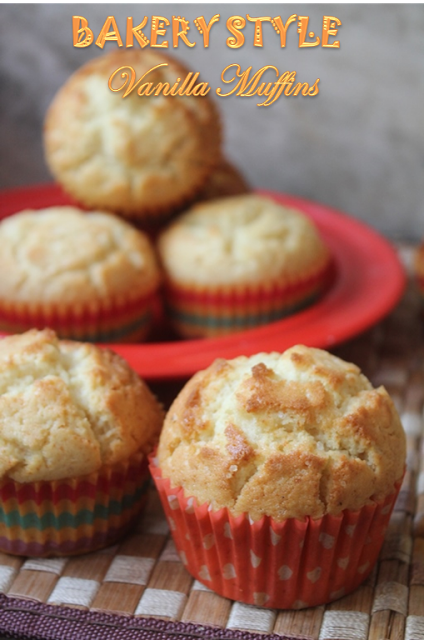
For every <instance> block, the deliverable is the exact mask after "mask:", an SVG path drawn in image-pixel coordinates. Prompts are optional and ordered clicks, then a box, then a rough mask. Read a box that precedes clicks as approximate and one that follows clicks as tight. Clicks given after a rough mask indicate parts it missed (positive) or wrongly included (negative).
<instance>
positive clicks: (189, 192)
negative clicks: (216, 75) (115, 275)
mask: <svg viewBox="0 0 424 640" xmlns="http://www.w3.org/2000/svg"><path fill="white" fill-rule="evenodd" d="M121 67H123V71H122V73H119V74H115V76H114V78H113V79H112V80H111V83H110V84H111V88H109V79H110V78H111V76H112V74H113V73H114V72H115V71H117V70H118V69H120V68H121ZM132 69H133V70H134V72H135V83H136V88H135V89H134V90H133V91H132V92H131V93H130V94H129V95H128V96H126V97H125V99H123V93H124V91H125V88H128V87H129V77H130V76H131V74H132ZM125 74H126V76H125ZM188 74H189V70H188V69H186V68H185V67H184V66H183V65H181V64H180V63H179V62H177V61H176V60H174V59H172V58H170V57H168V56H166V55H164V54H163V53H159V52H157V51H152V50H150V49H146V50H143V51H136V50H128V49H127V50H125V51H119V52H113V53H109V54H106V55H103V56H100V57H98V58H95V59H94V60H91V61H90V62H88V63H87V64H85V65H84V66H83V67H81V68H80V69H78V70H77V71H76V72H75V73H74V74H73V75H72V76H71V78H69V80H68V81H67V82H66V83H65V85H64V86H63V87H62V88H61V89H60V90H59V92H58V93H57V95H56V96H55V98H54V100H53V102H52V104H51V106H50V108H49V110H48V112H47V115H46V119H45V129H44V142H45V152H46V159H47V163H48V165H49V167H50V169H51V171H52V173H53V175H54V176H55V178H56V179H57V180H58V182H59V183H60V184H61V185H62V186H63V188H64V189H65V191H67V192H68V193H69V194H71V195H72V196H73V197H74V198H75V199H76V200H77V201H79V202H80V203H82V204H84V205H85V206H87V207H91V208H101V209H107V210H111V211H114V212H116V213H119V214H122V215H124V216H128V217H131V218H134V219H137V220H145V219H150V220H151V219H152V218H157V217H161V216H162V215H164V214H167V213H169V212H171V211H172V210H173V209H175V208H178V207H179V206H181V204H182V203H183V202H184V201H187V200H189V199H190V198H192V197H194V195H195V194H196V192H197V191H199V190H200V189H201V188H202V186H203V184H204V183H205V181H206V180H207V178H208V176H209V175H210V174H211V172H212V171H213V169H214V168H215V166H216V165H217V163H218V162H219V158H220V146H221V135H220V124H219V118H218V114H217V111H216V109H215V107H214V104H213V102H212V101H211V100H210V98H209V96H193V95H192V96H186V95H183V96H178V95H177V96H172V95H168V96H164V95H163V93H160V94H159V95H148V96H145V95H142V96H140V95H138V93H137V91H138V89H139V88H141V87H143V86H144V85H145V84H146V83H152V84H151V87H150V88H151V89H152V90H153V89H154V88H155V87H156V86H158V84H159V83H168V84H169V86H170V87H173V86H174V84H175V82H176V81H177V80H178V79H180V80H181V82H183V81H184V80H185V78H186V77H187V75H188ZM144 75H145V76H146V77H145V81H144V84H142V85H139V84H137V83H138V81H139V80H140V79H141V77H142V76H144ZM124 76H125V77H124ZM125 78H126V79H125ZM198 82H199V81H198ZM121 88H122V90H121Z"/></svg>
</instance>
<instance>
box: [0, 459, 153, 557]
mask: <svg viewBox="0 0 424 640" xmlns="http://www.w3.org/2000/svg"><path fill="white" fill-rule="evenodd" d="M148 484H149V474H148V468H147V458H146V457H145V456H144V454H142V453H137V454H135V455H134V456H132V457H131V459H130V460H129V461H127V462H121V463H119V464H116V465H113V466H110V467H105V468H104V469H103V470H100V471H99V472H98V473H91V474H89V475H86V476H83V477H80V478H76V479H69V480H54V481H51V482H47V481H46V482H44V481H43V482H33V483H19V482H14V481H13V480H10V479H8V478H5V479H3V480H1V481H0V551H4V552H6V553H11V554H14V555H24V556H38V557H47V556H63V555H76V554H80V553H86V552H88V551H95V550H96V549H101V548H102V547H106V546H108V545H110V544H112V543H114V542H115V541H116V540H117V539H118V538H120V537H121V536H122V535H123V534H124V533H125V532H126V531H127V529H128V527H129V526H130V525H131V522H132V521H133V520H134V518H135V517H136V516H137V515H138V514H139V513H140V511H141V509H142V507H143V506H144V503H145V500H146V492H147V487H148Z"/></svg>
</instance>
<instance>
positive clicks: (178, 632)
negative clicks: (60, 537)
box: [0, 247, 424, 640]
mask: <svg viewBox="0 0 424 640" xmlns="http://www.w3.org/2000/svg"><path fill="white" fill-rule="evenodd" d="M401 255H402V258H403V259H404V261H405V263H406V264H407V265H408V264H410V262H411V256H412V250H411V249H410V248H409V247H402V248H401ZM423 327H424V321H423V319H422V317H421V305H420V300H419V296H418V293H417V291H416V290H415V288H414V286H413V284H410V286H409V287H408V290H407V292H406V294H405V296H404V298H403V300H402V302H401V304H400V305H399V306H398V307H397V308H396V309H395V310H394V312H393V313H391V315H390V316H389V317H388V318H386V319H385V320H384V321H383V322H382V323H380V324H379V325H378V326H376V327H374V328H373V329H372V330H370V331H368V332H367V333H365V334H363V335H361V336H360V337H358V338H356V339H354V340H352V341H350V342H348V343H346V344H345V345H343V346H342V347H339V348H337V349H335V350H334V353H336V354H337V355H339V356H340V357H342V358H345V359H346V360H350V361H352V362H355V363H357V364H358V365H359V366H360V367H361V368H362V370H363V371H364V373H365V374H366V375H367V376H368V377H369V378H370V379H371V380H372V382H373V383H374V384H375V385H379V384H384V385H385V387H386V388H387V390H388V391H389V393H390V394H391V395H392V397H393V399H394V401H395V403H396V406H397V408H398V410H399V412H400V415H401V417H402V421H403V425H404V428H405V431H406V433H407V441H408V460H407V472H406V475H405V479H404V482H403V485H402V489H401V492H400V495H399V498H398V500H397V503H396V507H395V510H394V512H393V515H392V518H391V521H390V526H389V530H388V532H387V537H386V540H385V543H384V546H383V549H382V551H381V554H380V558H379V561H378V563H377V566H376V567H375V569H374V571H373V573H372V575H371V576H370V577H369V578H368V580H367V581H366V582H365V583H364V584H363V585H362V586H361V587H360V588H359V589H357V590H356V591H355V592H354V593H352V594H351V595H349V596H346V597H344V598H342V599H340V600H338V601H336V602H333V603H332V604H329V605H327V606H321V607H316V608H313V609H306V610H301V611H275V610H269V609H261V608H258V607H253V606H247V605H243V604H240V603H234V602H231V601H230V600H226V599H224V598H222V597H220V596H218V595H216V594H214V593H212V592H211V591H209V590H208V589H207V588H206V587H204V586H202V585H201V584H199V583H198V582H196V581H193V579H192V578H191V576H190V575H189V574H188V573H187V572H186V570H185V568H184V566H183V564H182V562H181V561H180V558H179V556H178V554H177V553H176V551H175V547H174V545H173V542H172V540H171V539H170V537H169V531H168V527H167V523H166V521H165V518H164V516H163V513H162V510H161V507H160V504H159V501H158V497H157V495H156V492H155V491H154V489H152V490H151V492H150V496H149V503H148V507H147V509H146V511H145V514H144V516H143V517H142V518H141V519H140V521H139V523H138V524H137V526H135V527H134V529H133V531H132V532H131V533H130V534H129V535H128V536H127V538H126V539H124V540H123V541H122V542H121V543H120V544H119V545H116V546H114V547H111V548H108V549H105V550H104V551H100V552H97V553H93V554H90V555H86V556H81V557H76V558H58V559H46V560H37V559H27V558H18V557H12V556H7V555H5V554H0V594H3V595H0V634H3V636H6V637H16V638H34V639H38V638H43V639H52V640H53V639H54V640H68V638H69V639H71V638H72V639H74V638H84V639H85V638H87V639H94V638H102V639H105V638H114V639H117V640H126V639H127V638H128V639H136V638H142V639H143V640H150V639H155V640H156V639H157V640H170V638H171V637H180V638H181V639H182V638H183V637H184V638H187V637H194V638H199V637H205V638H217V639H218V638H222V639H223V640H224V639H228V640H230V639H232V638H239V639H240V640H242V639H245V638H246V639H247V638H252V637H254V635H256V636H258V634H267V635H268V637H269V638H279V639H280V640H281V638H290V639H297V640H300V639H302V640H335V639H337V640H385V639H391V640H392V639H393V640H394V639H405V640H424V441H423V439H422V435H423V417H422V413H423V402H424V365H423V362H424V359H423V355H424V339H423ZM167 389H168V393H169V386H168V387H167ZM164 390H165V387H164V388H163V389H162V390H161V389H159V390H158V391H159V393H161V391H164ZM252 634H253V635H252Z"/></svg>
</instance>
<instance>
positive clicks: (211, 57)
mask: <svg viewBox="0 0 424 640" xmlns="http://www.w3.org/2000/svg"><path fill="white" fill-rule="evenodd" d="M216 13H219V14H221V19H220V22H219V23H218V24H217V25H215V26H214V27H212V31H211V39H210V46H209V48H207V49H205V48H204V47H203V41H202V36H201V35H200V34H199V32H198V31H197V29H196V28H195V27H194V25H193V22H192V21H193V20H194V18H195V17H197V16H201V15H203V16H204V17H205V18H206V20H207V21H209V20H210V19H211V17H212V16H213V15H214V14H216ZM247 13H248V14H250V15H251V16H272V17H275V16H277V15H281V17H282V19H283V21H284V22H285V21H286V20H287V18H288V17H289V16H290V15H291V14H293V13H297V14H300V15H307V16H309V17H310V23H309V27H310V29H311V30H313V31H315V33H316V34H317V35H321V27H322V17H323V15H330V16H336V17H337V18H339V19H340V20H341V22H342V26H341V27H340V28H339V31H338V35H337V38H336V39H337V40H340V43H341V46H340V49H324V48H321V46H319V47H311V48H302V49H299V48H298V36H297V33H296V23H294V24H293V25H292V26H291V27H290V29H289V31H288V37H287V45H286V48H281V47H280V38H279V36H278V35H277V34H276V32H275V31H274V29H273V27H272V25H271V24H270V23H268V22H266V23H264V24H263V37H264V46H263V47H262V48H259V47H254V46H253V36H254V24H253V23H251V22H247V24H246V27H245V29H244V30H243V33H244V35H245V37H246V42H245V44H244V45H243V46H242V47H241V48H239V49H230V48H229V47H227V46H226V44H225V42H226V39H227V37H228V36H229V35H230V34H229V33H228V31H227V29H226V27H225V22H226V20H227V18H228V17H229V16H232V15H242V16H244V17H245V16H246V14H247ZM73 15H81V16H84V17H85V18H87V20H88V22H89V26H90V27H91V28H92V29H93V31H94V35H95V38H96V37H97V35H98V34H99V32H100V30H101V27H102V26H103V23H104V22H105V20H106V18H107V16H108V15H114V16H115V18H116V20H117V23H118V27H119V29H120V32H121V36H122V38H123V40H124V43H125V33H126V18H127V16H133V18H134V25H136V24H138V23H139V22H141V20H142V19H143V17H144V16H148V17H149V22H148V28H147V29H145V32H146V34H147V35H149V30H150V18H151V16H152V15H163V16H165V17H167V18H168V19H169V20H170V19H171V18H172V15H177V16H184V17H185V18H186V19H188V20H190V21H191V23H192V26H191V29H190V31H189V39H190V40H191V41H196V43H197V44H196V46H195V47H193V48H189V47H187V46H186V45H185V44H184V43H182V42H181V43H180V45H179V47H178V49H173V48H172V47H170V48H169V49H168V50H167V51H168V52H169V53H171V54H173V55H175V56H176V57H177V58H179V59H180V60H182V61H184V62H185V63H186V65H188V66H189V67H190V68H191V69H193V70H194V71H200V72H201V76H202V79H203V80H204V81H207V82H209V84H210V85H211V87H212V90H211V92H210V94H209V95H214V99H215V102H216V104H217V105H218V107H219V109H220V111H221V114H222V119H223V124H224V135H225V149H226V154H227V157H228V158H229V159H230V160H231V161H232V162H233V163H234V164H235V165H236V166H237V167H238V168H239V169H240V170H241V171H242V173H243V174H244V175H245V177H246V178H247V179H248V180H249V181H250V183H251V184H252V186H254V187H258V188H267V189H273V190H276V191H284V192H289V193H293V194H295V195H299V196H303V197H305V198H309V199H313V200H317V201H320V202H322V203H325V204H328V205H331V206H333V207H335V208H338V209H341V210H343V211H345V212H346V213H349V214H351V215H354V216H356V217H358V218H361V219H362V220H365V221H367V222H368V223H370V224H371V225H373V226H374V227H376V228H377V229H379V230H380V231H382V232H384V233H385V234H386V235H388V236H390V237H392V238H405V239H418V238H421V237H422V236H424V186H423V185H424V108H423V104H424V94H423V89H424V55H423V54H424V45H423V35H424V6H423V5H419V4H415V5H400V4H390V5H383V4H380V5H366V4H359V5H349V4H313V5H308V4H225V5H221V4H128V5H125V4H122V5H119V6H118V5H117V4H113V5H107V4H96V5H93V4H83V5H78V4H72V5H59V4H57V5H55V4H44V5H43V4H25V5H19V4H3V5H0V140H1V144H0V188H10V187H18V186H21V185H28V184H34V183H40V182H48V181H51V179H52V178H51V176H50V174H49V171H48V169H47V167H46V165H45V162H44V157H43V147H42V126H43V119H44V115H45V112H46V109H47V107H48V105H49V103H50V101H51V99H52V98H53V96H54V94H55V92H56V91H57V90H58V89H59V87H60V86H61V85H62V84H63V83H64V82H65V80H66V79H67V78H68V77H69V75H70V74H71V73H72V72H73V71H74V70H75V69H77V68H78V67H79V66H80V65H81V64H83V63H84V62H86V61H87V60H89V59H91V58H93V57H95V56H98V55H101V54H102V50H100V49H99V48H98V47H97V46H95V45H94V44H92V45H91V46H90V47H88V48H85V49H77V48H74V47H73V46H72V16H73ZM167 39H168V40H171V37H170V30H168V38H167ZM334 39H335V38H334V37H333V38H330V41H331V42H332V41H334ZM162 40H163V38H162ZM117 48H118V47H117V45H116V43H106V45H105V47H104V49H103V52H107V51H111V50H116V49H117ZM232 63H238V64H239V65H240V66H241V67H242V69H245V68H247V67H249V66H252V67H253V71H257V70H258V69H259V68H261V67H262V66H264V65H268V64H271V65H275V66H276V67H277V68H278V69H279V71H280V73H281V74H282V73H284V71H296V72H297V78H296V79H297V81H300V82H308V83H309V84H310V85H312V84H313V83H314V82H315V80H316V79H317V78H320V83H319V88H320V91H319V94H318V95H317V96H315V97H300V96H298V97H290V98H287V97H281V98H280V99H279V100H277V101H276V102H275V103H274V104H273V105H271V106H269V107H258V106H256V103H257V102H258V99H257V97H251V98H241V97H236V96H230V97H227V98H218V97H217V96H216V95H215V89H216V88H217V87H220V86H225V87H226V86H227V85H223V83H222V81H221V80H220V76H221V72H222V70H223V69H224V68H225V67H226V66H227V65H229V64H232ZM0 197H1V196H0Z"/></svg>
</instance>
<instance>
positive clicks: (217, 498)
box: [151, 346, 406, 608]
mask: <svg viewBox="0 0 424 640" xmlns="http://www.w3.org/2000/svg"><path fill="white" fill-rule="evenodd" d="M405 446H406V445H405V435H404V432H403V429H402V426H401V423H400V420H399V417H398V415H397V413H396V409H395V407H394V405H393V402H392V401H391V399H390V397H389V396H388V394H387V392H386V391H385V389H384V388H383V387H380V388H378V389H374V388H373V387H372V385H371V383H370V382H369V381H368V380H367V378H366V377H365V376H364V375H362V374H361V372H360V370H359V369H358V367H356V366H355V365H353V364H349V363H346V362H344V361H342V360H340V359H339V358H336V357H335V356H332V355H330V354H329V353H327V352H325V351H321V350H319V349H311V348H308V347H304V346H296V347H293V348H291V349H289V350H287V351H286V352H285V353H284V354H282V355H280V354H278V353H270V354H266V353H260V354H257V355H255V356H252V357H250V358H246V357H239V358H236V359H234V360H230V361H225V360H217V361H216V362H215V363H214V364H213V365H212V366H210V367H209V368H208V369H206V370H205V371H201V372H200V373H197V374H196V375H195V376H194V377H193V378H192V379H191V380H190V381H189V382H188V384H187V385H186V386H185V388H184V389H183V391H182V392H181V394H180V395H179V396H178V398H177V399H176V400H175V402H174V404H173V405H172V407H171V408H170V410H169V412H168V414H167V416H166V419H165V423H164V427H163V431H162V433H161V437H160V441H159V447H158V451H157V457H156V458H152V460H151V470H152V472H153V475H154V478H155V481H156V484H157V487H158V490H159V493H160V496H161V500H162V504H163V507H164V509H165V512H166V514H167V517H168V520H169V524H170V527H171V530H172V533H173V536H174V540H175V544H176V546H177V548H178V550H179V552H180V555H181V558H182V560H183V562H184V563H185V564H186V567H187V569H188V570H189V571H190V573H191V574H192V575H193V576H194V577H195V578H196V579H197V580H199V581H200V582H202V583H203V584H205V585H207V586H208V587H210V588H211V589H213V590H214V591H216V592H218V593H219V594H220V595H223V596H225V597H228V598H231V599H234V600H240V601H242V602H245V603H248V604H257V605H262V606H267V607H277V608H302V607H308V606H315V605H319V604H323V603H325V602H329V601H331V600H334V599H336V598H338V597H340V596H342V595H344V594H347V593H349V592H350V591H352V590H353V589H355V588H356V587H357V586H358V585H359V584H360V583H361V582H362V581H363V580H364V579H365V578H366V577H367V576H368V574H369V573H370V571H371V569H372V567H373V565H374V563H375V561H376V559H377V556H378V553H379V550H380V548H381V545H382V542H383V538H384V533H385V529H386V526H387V523H388V521H389V517H390V513H391V510H392V508H393V505H394V501H395V498H396V495H397V491H398V490H399V487H400V483H401V480H402V477H403V473H404V466H405Z"/></svg>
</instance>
